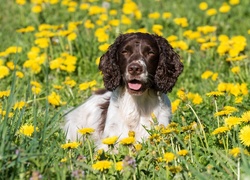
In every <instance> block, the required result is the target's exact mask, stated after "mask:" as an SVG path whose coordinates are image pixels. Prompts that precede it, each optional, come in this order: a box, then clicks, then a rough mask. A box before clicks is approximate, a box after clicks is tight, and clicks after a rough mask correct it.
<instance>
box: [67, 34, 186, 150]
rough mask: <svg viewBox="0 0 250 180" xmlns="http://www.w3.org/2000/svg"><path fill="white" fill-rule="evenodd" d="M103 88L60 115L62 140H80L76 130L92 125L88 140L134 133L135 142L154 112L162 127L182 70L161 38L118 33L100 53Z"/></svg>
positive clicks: (146, 126) (178, 59) (165, 122)
mask: <svg viewBox="0 0 250 180" xmlns="http://www.w3.org/2000/svg"><path fill="white" fill-rule="evenodd" d="M99 69H100V70H101V72H102V74H103V81H104V86H105V88H106V90H105V91H99V92H97V93H96V94H94V95H92V96H91V97H90V98H89V99H88V100H87V101H86V102H85V103H84V104H82V105H81V106H79V107H77V108H76V109H74V110H73V111H71V112H70V113H68V114H67V115H66V124H65V126H64V130H65V132H66V134H67V135H66V136H67V137H66V138H67V140H71V141H74V140H76V139H77V138H80V135H79V134H78V133H77V131H78V129H81V128H84V127H91V128H94V129H95V132H94V133H93V139H94V141H95V142H96V144H97V146H99V147H101V146H102V145H101V140H102V139H103V138H106V137H110V136H118V137H120V138H123V137H127V136H128V132H129V131H134V132H135V138H136V140H138V141H140V140H141V139H142V138H145V137H147V136H148V132H147V131H146V130H145V128H150V126H151V125H152V118H151V114H152V113H154V114H155V116H156V118H157V120H158V123H159V124H162V125H165V126H166V125H168V124H169V122H170V118H171V104H170V101H169V99H168V97H167V96H166V94H165V93H167V92H170V91H171V90H172V88H173V86H174V85H175V83H176V81H177V78H178V76H179V75H180V73H181V72H182V70H183V65H182V63H181V62H180V58H179V55H178V54H177V53H175V52H174V50H173V48H172V47H171V46H170V45H169V43H168V42H167V40H166V39H164V38H163V37H161V36H158V35H151V34H147V33H139V32H138V33H128V34H122V35H120V36H119V37H118V38H117V39H116V40H115V42H114V43H113V44H112V45H111V46H110V47H109V49H108V51H107V52H106V53H105V54H104V55H103V56H102V57H101V60H100V65H99Z"/></svg>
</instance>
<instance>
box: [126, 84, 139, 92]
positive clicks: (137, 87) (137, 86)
mask: <svg viewBox="0 0 250 180" xmlns="http://www.w3.org/2000/svg"><path fill="white" fill-rule="evenodd" d="M128 87H129V88H130V89H132V90H136V91H137V90H139V89H140V88H141V84H140V83H128Z"/></svg>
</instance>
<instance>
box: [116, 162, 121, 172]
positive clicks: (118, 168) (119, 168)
mask: <svg viewBox="0 0 250 180" xmlns="http://www.w3.org/2000/svg"><path fill="white" fill-rule="evenodd" d="M122 169H123V162H122V161H119V162H116V163H115V170H117V171H121V170H122Z"/></svg>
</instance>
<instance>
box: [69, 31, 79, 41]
mask: <svg viewBox="0 0 250 180" xmlns="http://www.w3.org/2000/svg"><path fill="white" fill-rule="evenodd" d="M76 38H77V34H76V33H75V32H72V33H70V34H69V35H68V36H67V39H68V40H69V41H73V40H75V39H76Z"/></svg>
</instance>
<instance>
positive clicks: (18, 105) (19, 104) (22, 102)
mask: <svg viewBox="0 0 250 180" xmlns="http://www.w3.org/2000/svg"><path fill="white" fill-rule="evenodd" d="M25 105H27V103H26V102H24V101H20V102H17V103H15V104H14V107H13V109H14V110H16V109H19V110H20V109H22V108H23V107H24V106H25Z"/></svg>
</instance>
